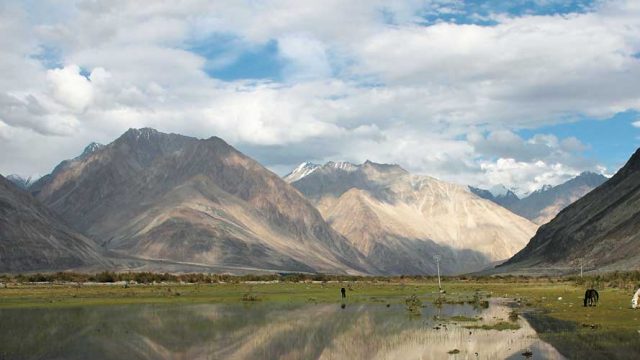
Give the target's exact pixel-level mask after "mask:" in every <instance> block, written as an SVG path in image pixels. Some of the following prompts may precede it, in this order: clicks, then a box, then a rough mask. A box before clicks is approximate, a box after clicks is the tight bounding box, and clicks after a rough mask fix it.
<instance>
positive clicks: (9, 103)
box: [0, 0, 640, 194]
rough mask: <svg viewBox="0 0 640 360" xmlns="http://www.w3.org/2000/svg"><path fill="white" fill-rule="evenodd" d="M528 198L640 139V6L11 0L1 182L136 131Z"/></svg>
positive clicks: (1, 68) (264, 157)
mask: <svg viewBox="0 0 640 360" xmlns="http://www.w3.org/2000/svg"><path fill="white" fill-rule="evenodd" d="M139 127H153V128H155V129H158V130H160V131H164V132H174V133H180V134H184V135H189V136H195V137H198V138H208V137H211V136H218V137H221V138H223V139H225V140H226V141H227V142H228V143H230V144H231V145H233V146H235V147H236V148H238V149H239V150H241V151H243V152H244V153H246V154H247V155H249V156H251V157H253V158H255V159H256V160H258V161H260V162H261V163H262V164H263V165H265V166H266V167H268V168H270V169H271V170H273V171H275V172H276V173H278V174H280V175H284V174H286V173H287V172H288V171H290V170H291V169H293V168H294V167H295V166H296V165H297V164H299V163H301V162H303V161H311V162H316V163H323V162H326V161H329V160H333V161H351V162H354V163H361V162H363V161H365V160H367V159H368V160H371V161H375V162H381V163H397V164H399V165H401V166H402V167H404V168H406V169H407V170H409V171H411V172H413V173H416V174H425V175H430V176H433V177H437V178H440V179H443V180H447V181H452V182H456V183H461V184H470V185H474V186H480V187H484V188H489V187H491V186H494V185H497V184H504V185H505V186H507V187H509V188H512V189H515V190H516V191H517V192H518V193H520V194H523V193H526V192H529V191H532V190H535V189H537V188H539V187H541V186H542V185H544V184H551V185H555V184H559V183H561V182H564V181H566V180H568V179H569V178H571V177H573V176H576V175H577V174H579V173H580V172H582V171H595V172H599V173H604V174H608V175H611V174H613V173H615V171H616V170H617V169H619V167H620V166H622V165H623V164H624V163H625V161H626V160H627V159H628V158H629V157H630V155H631V154H632V153H633V152H634V151H635V149H636V148H638V147H639V146H640V1H633V0H629V1H624V0H620V1H617V0H612V1H599V0H595V1H587V0H581V1H564V0H515V1H495V0H486V1H461V0H407V1H395V2H393V1H377V0H351V1H334V0H321V1H315V0H307V1H297V0H274V1H260V0H229V1H226V0H220V1H204V0H184V1H155V0H146V1H144V2H142V1H140V2H136V1H128V0H108V1H107V0H105V1H100V0H94V1H54V0H51V1H47V0H39V1H9V0H0V173H1V174H4V175H8V174H12V173H15V174H20V175H22V176H40V175H44V174H47V173H49V172H50V171H51V169H53V167H54V166H55V165H56V164H58V163H59V162H60V161H62V160H64V159H68V158H73V157H75V156H77V155H79V154H80V153H81V152H82V150H83V148H84V147H85V146H86V145H87V144H89V143H90V142H93V141H96V142H99V143H105V144H106V143H109V142H111V141H113V140H114V139H116V138H117V137H118V136H119V135H120V134H122V133H123V132H125V131H126V130H127V129H128V128H139Z"/></svg>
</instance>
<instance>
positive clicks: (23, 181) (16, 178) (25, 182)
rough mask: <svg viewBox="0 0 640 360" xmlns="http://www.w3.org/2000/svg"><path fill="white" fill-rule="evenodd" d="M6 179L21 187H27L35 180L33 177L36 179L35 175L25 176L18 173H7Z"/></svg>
mask: <svg viewBox="0 0 640 360" xmlns="http://www.w3.org/2000/svg"><path fill="white" fill-rule="evenodd" d="M6 179H7V180H9V181H11V182H12V183H13V184H14V185H16V186H18V187H20V188H22V189H28V188H29V186H31V184H33V183H34V182H35V180H34V179H37V177H31V176H29V177H26V178H25V177H22V176H20V175H18V174H11V175H7V177H6Z"/></svg>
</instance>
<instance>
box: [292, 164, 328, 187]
mask: <svg viewBox="0 0 640 360" xmlns="http://www.w3.org/2000/svg"><path fill="white" fill-rule="evenodd" d="M320 167H321V166H320V165H318V164H314V163H312V162H309V161H305V162H303V163H301V164H300V165H298V166H297V167H296V168H295V169H293V171H291V172H290V173H289V174H287V175H285V176H284V180H285V181H286V182H288V183H292V182H294V181H298V180H300V179H302V178H303V177H305V176H307V175H309V174H311V173H312V172H314V171H316V170H317V169H319V168H320Z"/></svg>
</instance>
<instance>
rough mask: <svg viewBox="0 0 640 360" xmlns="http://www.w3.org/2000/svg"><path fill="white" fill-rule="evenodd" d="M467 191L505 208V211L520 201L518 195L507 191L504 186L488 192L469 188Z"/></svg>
mask: <svg viewBox="0 0 640 360" xmlns="http://www.w3.org/2000/svg"><path fill="white" fill-rule="evenodd" d="M469 190H471V192H472V193H474V194H476V195H478V196H480V197H481V198H483V199H487V200H490V201H493V202H494V203H496V204H498V205H501V206H503V207H506V208H507V209H508V208H510V207H511V206H513V205H514V204H515V203H517V202H519V201H520V198H518V195H516V194H515V193H514V192H513V191H511V190H509V189H507V188H506V187H505V186H504V185H497V186H494V187H493V188H491V189H489V190H484V189H479V188H476V187H473V186H469Z"/></svg>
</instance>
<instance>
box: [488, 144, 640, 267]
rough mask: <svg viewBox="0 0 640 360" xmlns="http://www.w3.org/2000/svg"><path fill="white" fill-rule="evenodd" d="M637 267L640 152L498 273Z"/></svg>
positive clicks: (639, 254)
mask: <svg viewBox="0 0 640 360" xmlns="http://www.w3.org/2000/svg"><path fill="white" fill-rule="evenodd" d="M581 261H583V263H584V266H585V267H586V268H587V269H591V268H599V269H626V270H628V269H632V268H636V267H637V266H639V265H640V149H638V150H637V151H636V153H635V154H634V155H633V156H632V157H631V159H630V160H629V161H628V162H627V164H626V165H625V166H624V167H623V168H622V169H620V171H618V173H617V174H616V175H614V176H613V177H612V178H611V179H609V180H607V182H605V183H604V184H602V185H601V186H599V187H598V188H596V189H595V190H593V191H591V192H590V193H588V194H587V195H585V196H584V197H582V198H581V199H579V200H578V201H576V202H574V203H573V204H571V205H569V206H568V207H567V208H565V209H564V210H562V211H561V212H560V213H559V214H558V215H557V216H556V217H555V218H554V219H553V220H551V222H549V223H548V224H546V225H543V226H542V227H540V229H539V230H538V232H537V234H536V236H535V237H534V238H533V239H531V241H530V242H529V244H528V245H527V246H526V247H525V248H524V249H522V251H520V252H519V253H518V254H516V255H515V256H514V257H513V258H511V259H510V260H509V261H507V262H506V263H505V264H504V265H503V266H501V267H500V268H498V269H497V270H498V271H505V272H506V271H518V270H527V269H533V270H535V269H542V268H546V269H554V268H555V269H573V271H575V269H577V268H578V266H579V263H580V262H581Z"/></svg>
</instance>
